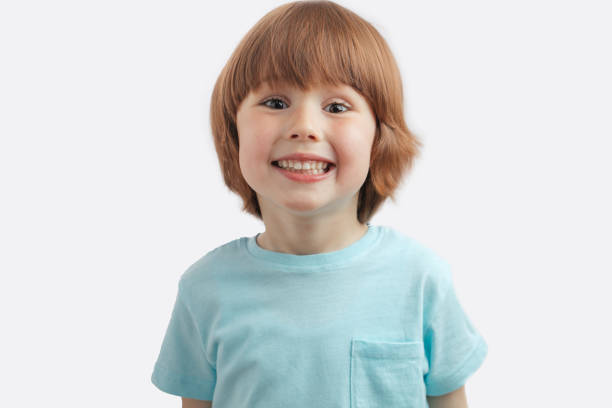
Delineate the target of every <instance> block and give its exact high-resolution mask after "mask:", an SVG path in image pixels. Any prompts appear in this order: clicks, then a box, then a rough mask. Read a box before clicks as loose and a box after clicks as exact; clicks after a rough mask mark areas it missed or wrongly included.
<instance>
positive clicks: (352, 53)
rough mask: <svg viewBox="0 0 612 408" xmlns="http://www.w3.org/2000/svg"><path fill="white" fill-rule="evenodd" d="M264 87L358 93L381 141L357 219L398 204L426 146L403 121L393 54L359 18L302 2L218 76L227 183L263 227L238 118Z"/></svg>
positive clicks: (276, 18)
mask: <svg viewBox="0 0 612 408" xmlns="http://www.w3.org/2000/svg"><path fill="white" fill-rule="evenodd" d="M264 82H268V83H270V84H282V85H288V86H293V87H296V88H299V89H301V90H303V91H306V90H308V89H310V87H311V86H314V85H315V84H330V85H333V86H338V85H341V84H346V85H350V86H352V87H353V88H354V89H355V90H356V91H357V92H359V93H360V94H361V95H362V96H363V97H364V98H365V99H366V100H367V101H368V103H369V104H370V107H371V108H372V110H373V112H374V115H375V117H376V133H375V136H374V140H373V144H372V150H371V154H370V169H369V172H368V175H367V177H366V179H365V181H364V183H363V185H362V186H361V189H360V190H359V197H358V205H357V214H356V215H357V219H358V221H359V222H360V223H362V224H365V223H366V222H368V221H369V220H370V219H371V217H372V216H373V215H374V214H375V213H376V211H377V210H378V208H379V207H380V205H381V204H382V203H383V202H384V201H385V200H386V199H387V197H389V198H391V200H392V201H394V202H395V197H394V192H395V191H396V189H397V187H398V186H399V185H400V183H401V181H402V179H403V177H404V175H405V174H406V173H407V172H408V171H409V170H410V169H411V168H412V166H413V163H414V160H415V158H416V157H418V156H419V155H420V150H421V148H422V142H421V141H420V140H419V139H418V138H417V137H416V136H415V135H414V134H413V133H412V132H411V131H409V130H408V127H407V126H406V123H405V120H404V113H403V111H404V108H403V91H402V80H401V76H400V72H399V69H398V67H397V63H396V61H395V58H394V57H393V54H392V53H391V50H390V49H389V46H388V45H387V43H386V41H385V40H384V39H383V37H382V36H381V35H380V34H379V32H378V31H377V30H376V29H375V28H374V27H373V26H372V25H371V24H370V23H368V22H367V21H365V20H364V19H362V18H361V17H359V16H358V15H357V14H355V13H354V12H352V11H350V10H348V9H346V8H344V7H342V6H340V5H338V4H336V3H334V2H332V1H296V2H292V3H287V4H284V5H282V6H279V7H277V8H275V9H273V10H272V11H270V12H269V13H267V14H266V15H265V16H264V17H262V18H261V19H260V20H259V21H258V22H257V23H256V24H255V25H254V26H253V27H252V28H251V29H250V30H249V31H248V33H247V34H246V35H245V36H244V38H243V39H242V40H241V41H240V43H239V44H238V46H237V47H236V49H235V50H234V52H233V54H232V55H231V57H230V58H229V60H228V62H227V63H226V65H225V67H224V68H223V70H222V71H221V74H220V75H219V77H218V79H217V81H216V83H215V86H214V89H213V92H212V98H211V105H210V123H211V128H212V134H213V139H214V143H215V149H216V151H217V155H218V157H219V164H220V166H221V172H222V174H223V179H224V181H225V184H226V185H227V186H228V188H229V189H230V190H231V191H233V192H235V193H236V194H238V195H239V196H240V197H241V198H242V200H243V207H242V210H243V211H246V212H248V213H250V214H252V215H254V216H255V217H257V218H259V219H260V220H263V218H262V215H261V210H260V207H259V203H258V201H257V196H256V194H255V191H254V190H253V189H252V188H251V187H250V186H249V185H248V184H247V182H246V180H245V179H244V177H243V176H242V172H241V171H240V165H239V161H238V149H239V143H238V131H237V126H236V112H237V110H238V107H239V106H240V103H241V102H242V101H243V100H244V98H245V97H246V96H247V95H248V94H249V92H250V91H251V90H256V89H258V87H259V86H260V85H262V84H263V83H264Z"/></svg>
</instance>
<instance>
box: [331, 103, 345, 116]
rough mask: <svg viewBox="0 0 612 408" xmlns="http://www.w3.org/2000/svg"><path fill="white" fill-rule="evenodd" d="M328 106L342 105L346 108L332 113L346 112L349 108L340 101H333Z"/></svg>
mask: <svg viewBox="0 0 612 408" xmlns="http://www.w3.org/2000/svg"><path fill="white" fill-rule="evenodd" d="M327 106H340V107H342V108H343V109H344V110H341V111H336V112H332V113H342V112H346V111H347V110H348V108H347V107H346V106H344V105H343V104H341V103H338V102H332V103H330V104H329V105H327Z"/></svg>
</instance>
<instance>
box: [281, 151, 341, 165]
mask: <svg viewBox="0 0 612 408" xmlns="http://www.w3.org/2000/svg"><path fill="white" fill-rule="evenodd" d="M280 160H304V161H305V160H314V161H322V162H326V163H331V164H335V163H334V162H333V161H331V160H329V159H326V158H325V157H321V156H317V155H316V154H312V153H292V154H288V155H286V156H282V157H279V158H278V159H274V160H272V161H273V162H275V161H280Z"/></svg>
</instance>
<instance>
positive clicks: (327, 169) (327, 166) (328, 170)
mask: <svg viewBox="0 0 612 408" xmlns="http://www.w3.org/2000/svg"><path fill="white" fill-rule="evenodd" d="M272 165H273V166H275V167H278V168H280V169H283V170H288V171H291V172H294V173H301V174H307V173H310V172H313V171H314V170H316V171H318V170H322V172H321V173H320V174H323V173H329V172H330V171H331V170H332V169H333V168H334V167H336V165H335V164H332V163H326V167H325V168H322V169H316V168H315V169H300V170H298V169H295V168H293V167H282V166H280V165H279V163H278V161H273V162H272Z"/></svg>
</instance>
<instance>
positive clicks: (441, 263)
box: [381, 226, 450, 280]
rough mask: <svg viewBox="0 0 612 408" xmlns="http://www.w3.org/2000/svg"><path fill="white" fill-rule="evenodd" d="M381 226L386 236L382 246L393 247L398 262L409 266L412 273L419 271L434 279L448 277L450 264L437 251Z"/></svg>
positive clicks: (403, 234) (408, 236)
mask: <svg viewBox="0 0 612 408" xmlns="http://www.w3.org/2000/svg"><path fill="white" fill-rule="evenodd" d="M382 228H384V230H385V236H386V238H387V239H386V240H385V242H384V243H383V247H391V248H393V250H394V252H395V253H396V256H397V257H398V259H399V262H401V263H402V264H404V265H406V266H407V267H409V268H410V270H411V271H412V272H413V273H420V274H422V275H424V276H425V275H426V277H428V278H429V279H434V280H439V279H442V280H446V279H448V278H449V277H450V276H449V274H450V264H449V263H448V262H447V261H446V259H445V258H444V257H443V256H442V255H441V254H440V253H439V252H438V251H436V250H434V249H433V248H432V247H430V246H428V245H426V244H425V243H423V242H422V241H420V240H418V239H416V238H414V237H412V236H410V235H407V234H406V233H404V232H402V231H399V230H397V229H395V228H393V227H390V226H382ZM381 249H382V248H381Z"/></svg>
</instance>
